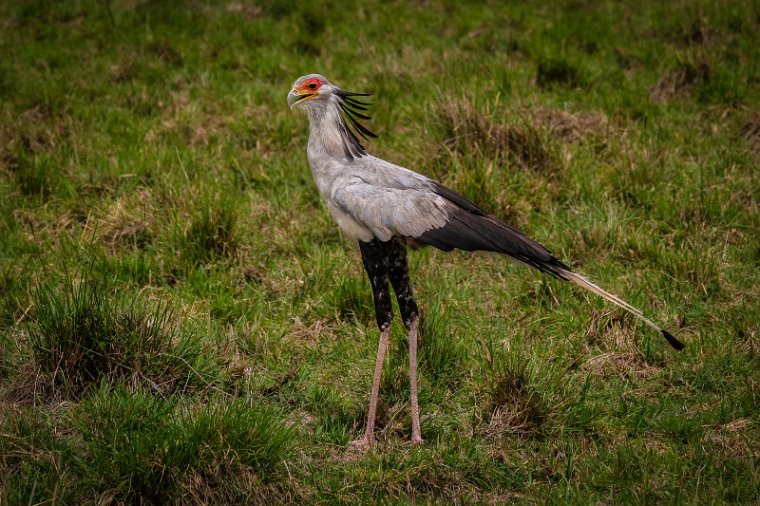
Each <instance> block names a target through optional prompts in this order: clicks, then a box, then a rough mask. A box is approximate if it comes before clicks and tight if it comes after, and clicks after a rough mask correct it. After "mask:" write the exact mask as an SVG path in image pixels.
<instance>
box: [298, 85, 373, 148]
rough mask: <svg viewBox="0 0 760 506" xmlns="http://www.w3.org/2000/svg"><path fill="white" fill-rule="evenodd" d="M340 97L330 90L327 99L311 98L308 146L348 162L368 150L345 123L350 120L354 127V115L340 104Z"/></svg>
mask: <svg viewBox="0 0 760 506" xmlns="http://www.w3.org/2000/svg"><path fill="white" fill-rule="evenodd" d="M341 100H342V99H341V98H340V97H339V96H336V95H334V94H333V95H331V96H330V97H329V100H327V101H324V102H319V103H317V101H314V102H315V103H313V104H309V105H310V107H307V108H306V110H307V112H308V114H309V124H310V134H309V149H310V150H313V151H315V152H317V151H318V152H322V153H324V154H326V155H328V156H330V157H331V158H341V159H345V160H347V161H349V162H351V161H353V160H354V159H355V158H361V157H363V156H366V155H367V152H366V151H365V149H364V146H362V144H361V142H360V141H359V139H358V138H357V136H356V134H355V133H354V131H353V130H352V127H351V126H349V124H348V123H349V122H350V123H351V125H352V126H354V128H357V127H356V126H355V125H356V124H357V122H356V119H355V118H352V117H351V116H350V115H349V112H347V110H346V109H345V108H342V107H341ZM359 128H361V126H359ZM365 131H366V132H368V131H367V130H366V129H365ZM370 134H371V133H370Z"/></svg>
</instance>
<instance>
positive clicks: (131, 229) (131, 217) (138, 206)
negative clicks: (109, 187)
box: [89, 188, 156, 252]
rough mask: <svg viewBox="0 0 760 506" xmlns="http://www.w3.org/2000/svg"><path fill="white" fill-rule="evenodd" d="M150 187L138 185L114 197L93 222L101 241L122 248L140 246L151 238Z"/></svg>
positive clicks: (111, 248)
mask: <svg viewBox="0 0 760 506" xmlns="http://www.w3.org/2000/svg"><path fill="white" fill-rule="evenodd" d="M152 204H153V198H152V193H151V191H150V190H148V189H146V188H140V189H138V190H136V191H135V192H134V193H133V194H132V195H130V196H124V197H121V198H119V199H118V200H116V202H114V203H113V204H112V205H111V207H110V208H109V209H108V211H107V212H106V215H105V216H104V217H103V218H102V219H101V220H99V221H98V222H97V223H96V224H94V225H93V224H89V226H90V227H92V226H95V227H97V229H98V231H99V236H100V239H101V241H102V242H103V244H104V245H105V246H106V247H107V248H108V249H109V250H110V251H111V252H115V251H117V250H120V249H125V248H137V249H142V248H143V247H145V246H146V245H148V244H150V242H151V241H152V240H153V226H154V219H155V216H156V214H155V212H154V208H153V205H152Z"/></svg>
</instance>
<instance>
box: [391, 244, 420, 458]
mask: <svg viewBox="0 0 760 506" xmlns="http://www.w3.org/2000/svg"><path fill="white" fill-rule="evenodd" d="M393 244H394V246H393V249H392V250H391V253H390V255H389V258H390V262H389V263H390V265H389V277H390V281H391V285H393V290H394V291H395V292H396V298H397V299H398V306H399V310H400V311H401V317H402V318H403V320H404V325H405V326H406V328H407V329H408V331H409V334H408V340H409V397H410V403H411V407H412V439H411V443H412V444H420V443H422V442H423V441H422V433H421V432H420V406H419V403H418V402H417V335H418V326H419V321H420V319H419V310H418V308H417V303H416V302H415V300H414V294H413V293H412V283H411V281H410V280H409V268H408V265H407V260H406V248H405V247H404V245H403V244H401V243H399V242H395V241H394V242H393Z"/></svg>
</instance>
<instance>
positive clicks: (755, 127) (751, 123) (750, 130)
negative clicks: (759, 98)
mask: <svg viewBox="0 0 760 506" xmlns="http://www.w3.org/2000/svg"><path fill="white" fill-rule="evenodd" d="M742 135H743V137H744V138H745V139H747V141H749V144H750V147H751V149H752V152H753V153H754V154H755V155H757V156H760V111H754V112H752V114H751V115H750V117H749V118H747V120H746V121H745V122H744V125H742Z"/></svg>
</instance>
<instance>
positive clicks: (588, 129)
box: [533, 107, 609, 144]
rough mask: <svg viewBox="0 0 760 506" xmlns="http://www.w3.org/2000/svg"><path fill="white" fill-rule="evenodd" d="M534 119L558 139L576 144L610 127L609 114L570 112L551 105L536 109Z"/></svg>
mask: <svg viewBox="0 0 760 506" xmlns="http://www.w3.org/2000/svg"><path fill="white" fill-rule="evenodd" d="M533 115H534V121H535V122H536V123H537V124H539V125H541V126H542V127H544V128H546V129H547V130H548V131H549V133H550V134H551V135H552V136H553V137H554V138H556V139H558V140H560V141H562V142H564V143H568V144H575V143H578V142H580V141H582V140H583V139H585V138H587V137H589V136H591V135H596V134H601V133H604V132H606V131H607V129H608V128H609V122H608V121H607V116H605V115H604V114H603V113H595V112H578V113H569V112H566V111H562V110H560V109H552V108H550V107H539V108H537V109H535V111H534V113H533Z"/></svg>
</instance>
